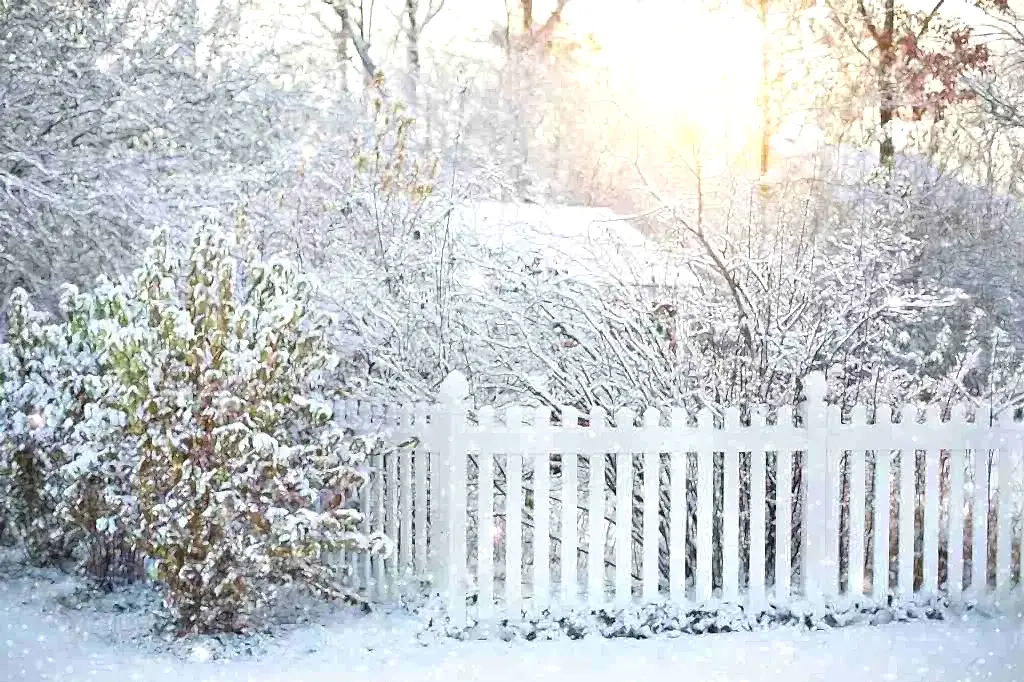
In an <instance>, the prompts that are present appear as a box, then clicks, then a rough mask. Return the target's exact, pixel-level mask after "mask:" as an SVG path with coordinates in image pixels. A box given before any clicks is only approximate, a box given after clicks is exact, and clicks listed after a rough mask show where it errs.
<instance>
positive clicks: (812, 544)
mask: <svg viewBox="0 0 1024 682" xmlns="http://www.w3.org/2000/svg"><path fill="white" fill-rule="evenodd" d="M825 391H826V383H825V375H824V374H823V373H822V372H813V373H811V374H808V375H807V377H806V379H805V381H804V392H805V394H806V396H807V402H806V409H805V411H804V416H805V419H806V422H805V427H806V429H807V453H806V456H805V458H804V472H803V473H804V477H805V481H806V490H807V496H806V499H805V508H804V513H803V541H804V551H803V571H802V573H803V578H804V594H805V597H806V598H807V600H808V601H809V602H810V603H811V604H812V605H818V606H820V605H822V602H823V598H824V597H825V596H828V595H831V594H832V592H833V590H832V589H831V588H830V585H831V584H832V583H834V582H835V581H836V580H837V578H836V568H837V566H836V565H835V564H834V561H835V558H833V554H834V553H833V552H832V549H833V548H832V545H833V544H836V543H837V538H836V537H835V536H834V535H833V533H832V531H831V526H832V523H831V517H832V494H831V491H832V481H831V478H832V477H831V468H832V467H831V466H830V465H829V452H828V409H827V406H826V404H825Z"/></svg>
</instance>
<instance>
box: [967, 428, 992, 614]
mask: <svg viewBox="0 0 1024 682" xmlns="http://www.w3.org/2000/svg"><path fill="white" fill-rule="evenodd" d="M981 417H982V415H978V417H977V418H979V419H980V418H981ZM988 452H989V451H988V450H987V449H985V448H977V449H975V450H974V500H973V501H974V505H973V507H972V511H971V585H970V587H971V596H972V597H973V598H975V599H981V598H982V597H983V596H984V595H985V591H986V590H987V589H988V500H989V471H988Z"/></svg>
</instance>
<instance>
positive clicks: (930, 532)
mask: <svg viewBox="0 0 1024 682" xmlns="http://www.w3.org/2000/svg"><path fill="white" fill-rule="evenodd" d="M925 424H926V426H927V428H928V429H929V430H930V431H932V432H933V433H934V432H935V431H936V430H937V429H942V428H943V423H942V414H941V413H940V412H939V408H938V406H937V405H931V406H929V407H928V409H927V410H926V411H925ZM941 456H942V452H941V451H940V450H938V449H936V448H929V449H927V450H926V451H925V453H924V523H923V527H922V533H924V538H923V539H924V543H923V545H922V546H923V549H924V557H923V558H922V561H921V565H922V576H921V593H922V594H924V595H927V596H930V597H931V596H935V595H937V594H938V592H939V502H940V499H939V498H940V496H941V495H942V491H941V490H940V489H939V460H940V458H941Z"/></svg>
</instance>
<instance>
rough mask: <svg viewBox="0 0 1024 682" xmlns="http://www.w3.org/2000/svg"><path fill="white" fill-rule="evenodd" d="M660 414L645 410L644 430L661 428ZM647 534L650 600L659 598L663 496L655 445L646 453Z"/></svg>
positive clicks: (645, 571) (646, 576)
mask: <svg viewBox="0 0 1024 682" xmlns="http://www.w3.org/2000/svg"><path fill="white" fill-rule="evenodd" d="M659 419H660V415H659V413H658V411H657V410H654V409H648V410H647V411H646V412H644V422H643V423H644V430H645V432H646V433H647V434H650V433H652V432H654V431H656V430H657V428H658V420H659ZM643 466H644V469H643V472H644V473H643V476H644V493H643V501H644V510H643V513H644V522H643V523H644V534H643V599H644V601H645V602H647V603H651V602H654V601H655V600H657V598H658V539H659V528H658V509H659V505H660V502H661V497H660V490H661V486H660V471H661V454H660V453H659V452H658V451H657V450H654V449H652V448H647V449H646V451H645V452H644V465H643Z"/></svg>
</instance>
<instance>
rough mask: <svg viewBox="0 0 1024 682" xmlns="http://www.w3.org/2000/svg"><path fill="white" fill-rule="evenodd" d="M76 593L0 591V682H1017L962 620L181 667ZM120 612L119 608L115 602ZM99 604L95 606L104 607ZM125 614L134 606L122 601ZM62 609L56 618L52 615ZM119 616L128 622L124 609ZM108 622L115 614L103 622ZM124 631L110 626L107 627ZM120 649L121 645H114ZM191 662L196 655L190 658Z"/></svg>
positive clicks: (322, 645) (388, 625) (31, 588)
mask: <svg viewBox="0 0 1024 682" xmlns="http://www.w3.org/2000/svg"><path fill="white" fill-rule="evenodd" d="M73 593H74V589H73V585H71V583H70V582H67V583H62V582H61V580H60V579H59V578H58V579H53V578H50V579H47V578H46V576H45V575H44V576H42V577H40V576H39V575H38V574H37V575H35V576H33V577H32V578H20V579H7V580H4V581H3V582H0V605H2V606H0V632H2V633H3V636H2V640H3V642H4V644H3V646H4V648H5V656H4V657H2V658H0V679H2V680H4V681H5V682H6V681H10V682H15V681H21V680H25V681H32V682H42V681H43V680H53V681H57V680H60V681H62V682H79V681H86V680H104V681H106V680H112V681H117V682H127V681H128V680H140V681H144V682H170V681H172V680H173V681H174V682H186V680H188V681H195V682H201V681H209V682H215V681H217V682H219V681H225V682H228V681H230V682H278V681H279V682H314V681H315V682H320V681H323V682H328V681H334V680H337V681H339V682H340V681H344V682H362V681H363V680H366V681H368V682H369V681H373V682H418V681H427V680H444V681H446V682H451V681H458V682H534V681H536V682H547V681H551V682H555V681H557V682H575V681H583V680H587V681H588V682H634V681H635V682H640V681H644V682H646V681H648V680H694V681H698V682H743V681H750V682H775V681H778V682H800V681H803V680H807V681H808V682H811V681H815V682H817V681H819V680H821V681H828V682H882V681H886V680H894V681H897V682H912V681H918V682H968V681H971V682H973V681H978V682H980V681H982V680H986V681H990V682H992V681H994V682H1015V681H1016V680H1020V679H1024V619H1022V618H1021V617H1019V616H1018V617H1011V616H1002V617H998V618H986V617H984V616H972V617H971V618H969V619H966V620H962V621H954V622H919V623H902V624H892V625H886V626H877V627H850V628H844V629H841V630H832V631H820V632H806V631H797V630H786V629H778V630H770V631H762V632H756V633H740V634H719V635H706V636H700V637H695V636H684V637H679V638H675V639H669V638H662V639H652V640H646V641H638V640H630V639H615V640H606V639H596V638H591V639H584V640H581V641H569V640H562V641H549V642H523V641H517V642H500V641H486V642H485V641H466V642H457V641H450V640H443V641H439V640H437V639H435V638H430V639H423V638H421V637H419V635H420V634H421V631H422V628H421V625H420V622H419V621H418V620H417V619H416V618H414V617H412V616H408V615H399V614H371V615H366V616H356V615H354V614H341V615H339V616H337V617H335V618H333V619H331V620H330V621H328V622H330V623H331V624H330V625H322V624H321V625H307V626H302V627H294V628H292V629H291V630H290V631H286V632H284V633H282V634H280V635H279V636H278V637H276V638H275V639H274V640H272V641H269V643H268V644H267V646H266V647H265V648H263V649H262V651H261V652H260V653H258V654H255V655H252V656H238V657H235V658H229V659H223V660H209V661H203V660H200V659H201V658H202V656H201V655H200V656H195V657H193V660H184V659H183V658H182V657H180V656H177V657H176V656H172V655H171V654H169V653H166V652H163V653H160V652H154V651H152V650H150V651H149V652H148V653H147V651H146V650H145V649H143V648H140V647H139V646H138V643H137V642H136V643H135V644H132V643H131V642H130V640H131V639H132V638H133V637H136V636H137V635H138V629H137V628H136V631H134V632H133V631H132V628H125V627H124V625H123V623H124V622H125V619H124V618H121V619H120V620H119V619H118V618H116V617H110V616H109V614H108V613H106V611H110V609H109V608H106V607H109V606H110V604H111V603H114V604H117V603H118V602H117V601H116V600H115V601H114V602H110V601H109V600H107V601H105V602H104V604H105V605H106V607H105V608H100V607H89V606H88V604H86V606H84V607H82V605H81V603H79V608H77V609H76V608H68V607H67V606H66V605H67V604H74V603H75V601H74V598H73ZM122 599H123V598H122ZM101 601H102V600H101ZM129 601H130V599H129ZM60 604H65V606H60ZM118 608H127V609H128V611H127V612H126V614H125V615H128V616H130V611H131V610H132V609H135V608H137V605H136V606H133V605H132V604H127V605H126V606H125V605H122V606H120V607H118ZM113 611H114V612H116V611H117V609H113ZM119 622H120V623H122V625H121V626H118V625H117V623H119ZM119 642H120V644H119ZM199 653H201V652H199Z"/></svg>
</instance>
